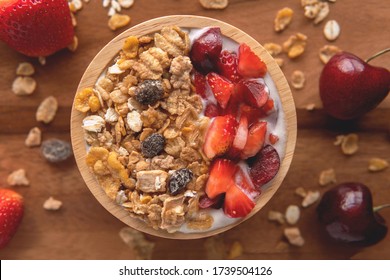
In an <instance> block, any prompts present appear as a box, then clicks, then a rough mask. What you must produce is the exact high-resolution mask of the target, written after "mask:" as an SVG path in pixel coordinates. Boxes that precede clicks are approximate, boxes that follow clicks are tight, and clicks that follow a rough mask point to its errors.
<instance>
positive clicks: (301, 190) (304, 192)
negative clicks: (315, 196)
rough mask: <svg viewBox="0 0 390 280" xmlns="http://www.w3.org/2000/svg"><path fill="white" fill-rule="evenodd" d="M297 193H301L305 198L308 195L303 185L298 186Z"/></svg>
mask: <svg viewBox="0 0 390 280" xmlns="http://www.w3.org/2000/svg"><path fill="white" fill-rule="evenodd" d="M295 194H296V195H299V196H300V197H302V198H304V197H306V195H307V191H306V190H305V189H304V188H303V187H298V188H296V189H295Z"/></svg>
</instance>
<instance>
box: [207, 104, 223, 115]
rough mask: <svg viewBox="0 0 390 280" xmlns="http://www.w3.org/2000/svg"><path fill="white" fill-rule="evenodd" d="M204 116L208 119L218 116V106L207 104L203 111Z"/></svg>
mask: <svg viewBox="0 0 390 280" xmlns="http://www.w3.org/2000/svg"><path fill="white" fill-rule="evenodd" d="M204 115H205V116H206V117H209V118H214V117H216V116H219V115H220V108H219V107H218V105H215V104H213V103H207V105H206V108H205V109H204Z"/></svg>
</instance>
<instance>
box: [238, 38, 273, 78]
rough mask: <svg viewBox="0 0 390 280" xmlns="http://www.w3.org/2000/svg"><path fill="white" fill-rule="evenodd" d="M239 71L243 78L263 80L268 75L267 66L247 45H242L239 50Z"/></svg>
mask: <svg viewBox="0 0 390 280" xmlns="http://www.w3.org/2000/svg"><path fill="white" fill-rule="evenodd" d="M237 70H238V73H239V74H240V75H241V76H243V77H247V78H261V77H264V76H265V73H267V66H266V65H265V63H264V62H263V61H262V60H261V59H260V58H259V57H258V56H257V55H256V54H255V53H254V52H253V51H252V50H251V49H250V47H249V46H248V45H247V44H245V43H242V44H240V47H239V49H238V68H237Z"/></svg>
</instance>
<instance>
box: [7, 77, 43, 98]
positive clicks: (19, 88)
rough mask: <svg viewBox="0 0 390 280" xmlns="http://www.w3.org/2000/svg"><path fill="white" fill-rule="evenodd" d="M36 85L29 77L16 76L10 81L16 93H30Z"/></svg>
mask: <svg viewBox="0 0 390 280" xmlns="http://www.w3.org/2000/svg"><path fill="white" fill-rule="evenodd" d="M36 87H37V82H36V81H35V80H34V79H33V78H31V77H17V78H16V79H15V80H14V82H13V83H12V91H13V92H14V93H15V94H16V95H30V94H32V93H33V92H34V91H35V89H36Z"/></svg>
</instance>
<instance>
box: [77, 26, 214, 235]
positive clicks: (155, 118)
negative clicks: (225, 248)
mask: <svg viewBox="0 0 390 280" xmlns="http://www.w3.org/2000/svg"><path fill="white" fill-rule="evenodd" d="M189 50H190V40H189V36H188V33H187V32H184V31H183V30H181V29H180V28H178V27H176V26H172V27H163V28H162V30H161V31H160V32H159V33H156V34H151V35H148V36H142V37H135V36H130V37H128V38H127V39H126V40H125V41H124V44H123V48H122V50H121V51H120V53H119V55H118V57H117V58H116V61H115V64H114V65H112V66H111V67H109V68H108V70H107V72H106V74H105V75H104V76H103V77H101V78H100V79H99V80H98V81H97V83H96V84H95V86H94V87H93V88H85V89H83V90H82V91H80V92H79V93H78V94H77V96H76V98H75V104H74V106H75V108H76V109H77V110H79V111H81V112H83V113H87V116H86V117H85V118H84V120H83V128H84V131H85V141H86V142H87V143H88V145H89V146H90V148H89V151H88V154H87V156H86V163H87V165H88V166H89V167H90V169H91V171H92V172H93V173H94V175H95V176H96V178H97V180H98V181H99V183H100V185H101V187H102V188H103V189H104V191H105V192H106V194H107V195H108V196H109V197H110V198H111V199H113V200H115V201H116V202H117V203H118V204H120V205H122V206H123V207H124V208H125V209H126V210H127V211H129V214H130V215H132V216H135V217H139V218H141V219H143V220H144V221H145V222H146V223H147V224H149V225H150V226H152V227H153V228H155V229H159V228H160V229H164V230H167V231H168V232H174V231H177V230H178V229H180V227H181V226H182V225H183V224H184V223H185V222H187V226H188V227H189V228H192V229H199V230H202V229H207V228H209V227H211V225H212V223H213V219H212V217H211V216H209V215H208V214H207V213H204V212H202V211H199V205H198V204H199V199H200V197H201V196H202V195H203V194H204V188H205V184H206V181H207V178H208V169H209V164H210V162H209V160H208V159H207V157H206V156H204V154H203V151H202V145H203V139H204V134H205V132H206V130H207V127H208V125H209V121H210V120H209V118H207V117H203V116H202V115H201V113H202V110H203V105H202V101H201V98H200V97H199V96H198V95H197V94H196V93H195V91H194V86H193V85H192V83H191V78H190V76H191V71H192V64H191V61H190V58H189V57H188V56H187V55H188V53H189Z"/></svg>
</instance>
